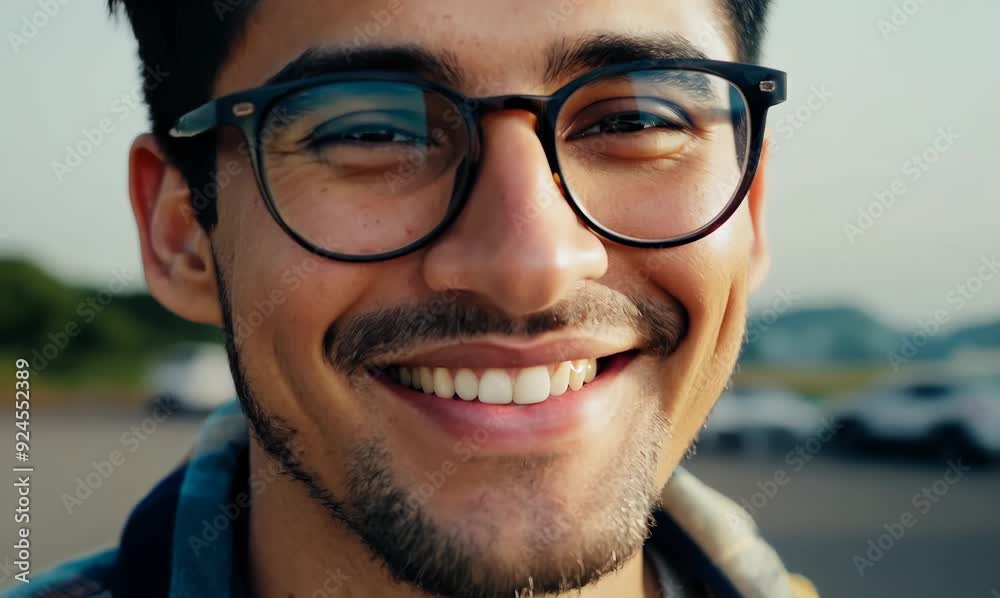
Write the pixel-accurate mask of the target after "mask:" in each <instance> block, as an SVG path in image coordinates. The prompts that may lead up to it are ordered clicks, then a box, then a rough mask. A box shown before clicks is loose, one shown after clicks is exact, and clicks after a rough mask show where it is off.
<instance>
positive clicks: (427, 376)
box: [418, 366, 434, 394]
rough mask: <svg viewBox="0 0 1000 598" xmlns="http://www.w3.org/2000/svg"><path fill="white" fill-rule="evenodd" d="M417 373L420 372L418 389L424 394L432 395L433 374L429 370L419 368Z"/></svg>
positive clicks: (427, 368)
mask: <svg viewBox="0 0 1000 598" xmlns="http://www.w3.org/2000/svg"><path fill="white" fill-rule="evenodd" d="M418 371H419V372H420V389H421V390H423V391H424V393H426V394H432V393H433V392H434V374H433V373H432V372H431V368H429V367H424V366H421V367H420V368H418Z"/></svg>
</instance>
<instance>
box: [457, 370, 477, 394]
mask: <svg viewBox="0 0 1000 598" xmlns="http://www.w3.org/2000/svg"><path fill="white" fill-rule="evenodd" d="M455 392H456V393H458V396H459V397H460V398H461V399H463V400H465V401H471V400H473V399H475V398H476V397H477V396H479V380H476V374H475V373H473V371H472V370H467V369H465V368H462V369H460V370H458V371H457V372H455Z"/></svg>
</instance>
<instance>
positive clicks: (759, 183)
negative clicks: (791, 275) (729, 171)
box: [747, 139, 771, 291]
mask: <svg viewBox="0 0 1000 598" xmlns="http://www.w3.org/2000/svg"><path fill="white" fill-rule="evenodd" d="M769 149H770V142H769V141H768V140H766V139H765V140H764V147H763V148H761V152H760V162H759V163H758V165H757V174H756V176H754V179H753V183H752V184H751V185H750V191H748V192H747V203H748V204H749V206H750V220H751V222H752V223H753V236H754V242H753V249H752V250H751V255H750V273H749V282H750V290H752V291H755V290H757V289H758V288H760V285H761V284H762V283H763V282H764V279H765V278H767V273H768V272H769V271H770V269H771V246H770V244H769V243H768V240H767V231H766V230H765V222H764V218H765V207H766V204H767V202H766V201H765V199H766V197H765V196H766V193H765V189H766V187H767V185H766V184H765V179H766V178H767V177H766V173H767V163H768V151H769Z"/></svg>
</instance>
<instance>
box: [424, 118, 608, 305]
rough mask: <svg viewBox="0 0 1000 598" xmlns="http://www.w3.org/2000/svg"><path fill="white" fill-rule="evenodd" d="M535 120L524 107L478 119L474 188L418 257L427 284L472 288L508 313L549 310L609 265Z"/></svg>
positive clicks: (605, 269)
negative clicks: (479, 154)
mask: <svg viewBox="0 0 1000 598" xmlns="http://www.w3.org/2000/svg"><path fill="white" fill-rule="evenodd" d="M534 123H535V117H534V116H533V115H532V114H530V113H528V112H523V111H504V112H497V113H493V114H490V115H488V116H487V117H485V118H484V119H483V162H482V164H481V167H480V172H479V176H478V178H477V180H476V183H475V186H474V188H473V189H472V190H471V195H470V197H469V199H468V202H467V203H466V205H465V208H464V210H463V212H462V214H461V215H460V216H459V218H458V220H456V221H455V223H454V224H453V225H452V226H451V227H450V228H449V229H448V231H447V232H446V233H445V234H444V236H443V237H442V238H441V239H439V240H438V241H437V242H436V243H435V244H434V245H432V246H431V247H430V249H429V250H428V251H427V253H426V254H425V257H424V261H423V276H424V279H425V281H426V283H427V284H428V285H429V286H430V287H431V288H432V289H434V290H437V291H443V290H463V291H470V292H473V293H475V294H477V295H479V296H481V297H482V298H483V299H485V300H487V301H489V302H490V303H492V304H494V306H496V307H497V308H499V309H502V310H503V311H505V312H506V313H508V314H509V315H510V316H512V317H513V316H524V315H528V314H531V313H535V312H539V311H542V310H544V309H547V308H550V307H552V306H553V305H554V304H556V303H558V302H559V301H560V300H562V299H564V298H565V297H566V296H567V295H568V294H569V293H570V292H571V291H572V290H573V289H574V288H575V287H576V286H577V285H578V284H579V283H580V282H582V281H584V280H587V279H597V278H600V277H601V276H603V275H604V273H605V272H606V271H607V268H608V255H607V251H606V249H605V247H604V244H603V242H602V241H601V239H600V238H599V237H598V236H597V235H596V234H594V233H593V232H592V231H590V230H589V229H588V228H587V227H586V226H585V225H584V224H583V222H582V221H581V220H580V219H579V218H578V217H577V215H576V214H575V213H574V212H573V209H572V208H571V207H570V205H569V203H568V202H567V201H566V200H565V198H564V197H563V194H562V191H561V190H560V188H559V186H558V185H557V184H556V181H555V180H554V178H553V175H552V171H551V170H550V168H549V163H548V160H547V159H546V156H545V151H544V150H543V149H542V145H541V142H540V141H539V139H538V136H537V135H536V133H535V127H534Z"/></svg>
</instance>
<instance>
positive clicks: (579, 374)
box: [569, 359, 587, 390]
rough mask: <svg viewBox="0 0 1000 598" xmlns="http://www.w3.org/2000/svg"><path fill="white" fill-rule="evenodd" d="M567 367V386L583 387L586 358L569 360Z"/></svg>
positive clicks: (576, 388)
mask: <svg viewBox="0 0 1000 598" xmlns="http://www.w3.org/2000/svg"><path fill="white" fill-rule="evenodd" d="M569 369H570V372H569V387H570V388H572V389H573V390H580V389H581V388H582V387H583V379H584V378H585V377H586V376H587V364H586V360H584V359H577V360H576V361H571V362H570V367H569Z"/></svg>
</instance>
